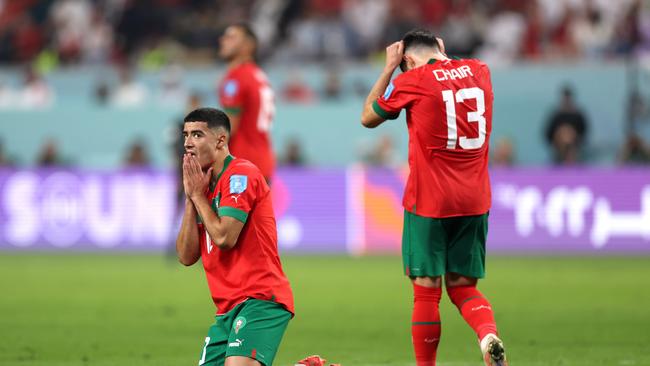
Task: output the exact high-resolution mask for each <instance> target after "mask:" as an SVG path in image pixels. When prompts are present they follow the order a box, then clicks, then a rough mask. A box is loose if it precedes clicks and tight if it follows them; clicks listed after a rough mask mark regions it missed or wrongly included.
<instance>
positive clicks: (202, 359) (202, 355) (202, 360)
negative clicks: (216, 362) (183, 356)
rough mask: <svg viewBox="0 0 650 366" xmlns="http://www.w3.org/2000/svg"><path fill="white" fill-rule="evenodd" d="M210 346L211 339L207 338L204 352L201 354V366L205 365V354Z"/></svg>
mask: <svg viewBox="0 0 650 366" xmlns="http://www.w3.org/2000/svg"><path fill="white" fill-rule="evenodd" d="M209 344H210V337H205V346H203V352H202V353H201V359H200V360H199V366H201V365H203V364H204V363H205V354H206V353H207V351H208V345H209Z"/></svg>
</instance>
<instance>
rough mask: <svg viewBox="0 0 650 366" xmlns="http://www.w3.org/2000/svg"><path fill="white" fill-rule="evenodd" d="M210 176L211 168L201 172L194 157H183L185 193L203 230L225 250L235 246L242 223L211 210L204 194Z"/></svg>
mask: <svg viewBox="0 0 650 366" xmlns="http://www.w3.org/2000/svg"><path fill="white" fill-rule="evenodd" d="M185 177H187V179H185ZM211 177H212V168H210V169H208V171H207V172H203V170H202V169H201V165H200V164H199V162H198V160H197V159H196V157H194V156H192V155H186V156H185V157H184V161H183V178H184V181H187V186H186V193H187V195H188V196H189V197H190V200H191V201H192V203H193V204H194V207H195V208H196V211H197V213H198V215H199V216H200V217H201V220H202V221H203V225H204V227H205V230H206V231H207V232H208V234H209V235H210V238H211V239H212V241H213V242H214V244H215V245H216V246H217V247H219V249H224V250H226V249H230V248H232V247H234V246H235V244H236V243H237V239H238V238H239V233H241V230H242V228H243V227H244V223H243V222H241V221H239V220H237V219H236V218H234V217H229V216H224V217H219V216H218V215H217V213H216V212H214V211H213V210H212V207H211V206H210V202H209V201H208V199H207V197H206V196H205V192H206V191H207V189H208V184H209V183H210V178H211Z"/></svg>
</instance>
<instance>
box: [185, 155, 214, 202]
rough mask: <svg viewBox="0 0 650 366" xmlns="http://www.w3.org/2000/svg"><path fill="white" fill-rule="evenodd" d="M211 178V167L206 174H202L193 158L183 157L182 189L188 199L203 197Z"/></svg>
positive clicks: (197, 162)
mask: <svg viewBox="0 0 650 366" xmlns="http://www.w3.org/2000/svg"><path fill="white" fill-rule="evenodd" d="M211 177H212V167H210V169H208V171H207V172H203V169H201V165H200V164H199V161H198V160H197V159H196V157H195V156H192V155H190V154H185V155H183V188H184V189H185V195H186V196H187V197H188V198H190V199H194V198H195V197H199V196H202V195H205V192H206V191H207V190H208V184H209V183H210V178H211Z"/></svg>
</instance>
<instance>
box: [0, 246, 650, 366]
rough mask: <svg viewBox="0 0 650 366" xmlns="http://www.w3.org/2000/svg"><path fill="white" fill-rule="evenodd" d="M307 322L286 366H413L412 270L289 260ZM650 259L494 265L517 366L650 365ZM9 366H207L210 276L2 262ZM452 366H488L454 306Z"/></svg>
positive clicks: (33, 259)
mask: <svg viewBox="0 0 650 366" xmlns="http://www.w3.org/2000/svg"><path fill="white" fill-rule="evenodd" d="M283 262H284V266H285V270H286V272H287V274H288V276H289V278H290V280H291V282H292V284H293V289H294V293H295V296H296V308H297V316H296V318H295V319H294V320H293V321H292V322H291V323H290V325H289V329H288V331H287V334H286V335H285V338H284V341H283V343H282V345H281V349H280V351H279V353H278V356H277V358H276V362H275V364H276V365H280V366H286V365H293V362H294V361H297V360H298V359H300V358H302V357H303V356H307V355H309V354H313V353H318V354H321V355H322V356H324V357H326V358H328V359H329V360H331V361H333V362H340V363H342V364H343V365H344V366H365V365H376V366H379V365H399V366H406V365H413V364H414V362H413V358H412V356H411V353H412V351H411V346H410V333H409V326H410V324H409V321H410V310H411V303H412V299H411V288H410V285H409V283H408V281H407V280H406V279H405V278H404V277H403V276H402V274H401V266H400V259H399V258H398V257H362V258H349V257H330V256H320V257H316V256H286V257H285V258H284V259H283ZM649 278H650V257H639V258H612V257H607V258H605V257H590V258H582V257H569V258H540V257H530V258H525V257H524V258H521V257H491V258H490V259H489V261H488V277H487V279H486V280H485V281H484V282H482V284H481V285H480V289H481V290H482V291H483V292H484V293H485V294H486V295H487V296H488V298H489V299H490V301H491V302H492V305H493V308H494V309H495V313H496V318H497V322H498V325H499V328H500V331H501V334H502V337H503V339H504V341H505V342H506V347H507V350H508V353H509V358H510V362H511V365H514V366H517V365H519V366H523V365H536V366H537V365H539V366H542V365H585V366H586V365H590V366H591V365H622V366H631V365H639V366H640V365H650V352H648V349H649V348H648V347H650V290H649V287H648V284H647V283H648V279H649ZM0 293H1V294H2V295H1V296H2V300H1V301H0V365H3V366H4V365H21V366H63V365H66V366H85V365H152V366H153V365H156V366H164V365H196V364H197V360H198V358H199V353H200V351H201V347H202V345H203V339H204V337H205V335H206V332H207V329H208V327H209V326H210V324H211V323H212V321H213V313H214V308H213V305H212V303H211V300H210V297H209V295H208V290H207V285H206V282H205V277H204V274H203V270H202V268H201V266H200V264H199V265H196V266H195V267H190V268H184V267H182V266H181V265H180V264H177V263H175V262H173V261H171V260H165V259H164V258H163V257H161V256H157V255H115V254H83V255H82V254H9V253H2V254H0ZM441 315H442V321H443V334H442V341H441V345H440V350H439V356H438V361H439V362H438V364H439V365H442V366H460V365H474V366H479V365H481V362H480V355H479V351H478V346H477V343H476V340H475V338H474V335H473V333H472V332H471V330H470V329H469V327H468V326H467V325H466V324H465V323H464V322H463V321H462V319H461V318H460V316H459V315H458V313H457V311H456V309H455V308H454V307H453V306H452V305H450V303H449V300H448V298H447V297H446V296H445V297H443V301H442V308H441Z"/></svg>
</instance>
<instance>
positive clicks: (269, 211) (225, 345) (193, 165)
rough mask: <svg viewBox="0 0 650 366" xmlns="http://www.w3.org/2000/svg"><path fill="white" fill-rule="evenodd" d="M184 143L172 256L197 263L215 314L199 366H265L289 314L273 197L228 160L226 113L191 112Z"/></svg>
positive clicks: (247, 169)
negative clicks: (181, 203) (181, 201)
mask: <svg viewBox="0 0 650 366" xmlns="http://www.w3.org/2000/svg"><path fill="white" fill-rule="evenodd" d="M183 137H184V139H185V155H184V156H183V187H184V189H185V195H186V199H185V211H184V214H183V222H182V224H181V228H180V231H179V233H178V237H177V239H176V252H177V254H178V258H179V260H180V262H181V263H183V264H184V265H186V266H191V265H192V264H194V263H196V262H197V261H198V260H199V258H201V259H202V262H203V268H204V269H205V274H206V276H207V280H208V287H209V289H210V293H211V295H212V299H213V301H214V304H215V305H216V307H217V315H216V321H215V323H214V324H213V325H212V326H211V327H210V329H209V331H208V336H207V337H206V338H205V344H204V345H203V350H202V352H201V356H200V358H199V365H210V366H222V365H225V366H260V365H265V366H270V365H272V364H273V358H274V357H275V354H276V352H277V349H278V346H279V345H280V341H281V339H282V336H283V334H284V331H285V329H286V328H287V324H288V323H289V320H290V319H291V318H292V316H293V313H294V305H293V294H292V292H291V287H290V285H289V281H288V280H287V278H286V276H285V275H284V272H283V270H282V264H281V263H280V257H279V256H278V245H277V232H276V225H275V216H274V213H273V205H272V203H271V191H270V189H269V186H268V184H267V183H266V180H265V179H264V177H263V176H262V173H260V171H259V169H258V168H257V167H256V166H255V165H253V164H252V163H251V162H249V161H248V160H244V159H241V158H235V157H233V156H232V155H230V152H229V149H228V140H229V138H230V123H229V121H228V116H227V115H226V114H225V113H224V112H222V111H220V110H217V109H214V108H199V109H196V110H194V111H192V112H190V113H189V114H188V115H187V116H186V117H185V119H184V126H183Z"/></svg>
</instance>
